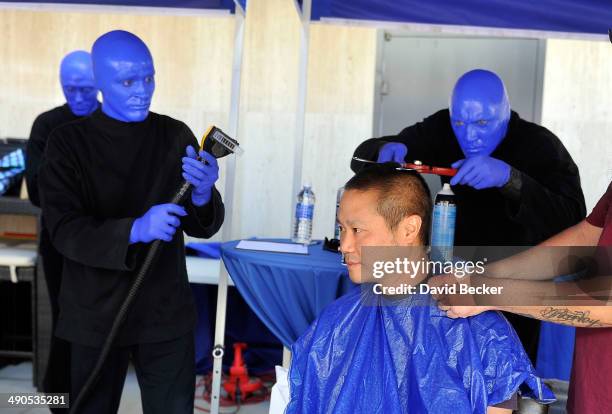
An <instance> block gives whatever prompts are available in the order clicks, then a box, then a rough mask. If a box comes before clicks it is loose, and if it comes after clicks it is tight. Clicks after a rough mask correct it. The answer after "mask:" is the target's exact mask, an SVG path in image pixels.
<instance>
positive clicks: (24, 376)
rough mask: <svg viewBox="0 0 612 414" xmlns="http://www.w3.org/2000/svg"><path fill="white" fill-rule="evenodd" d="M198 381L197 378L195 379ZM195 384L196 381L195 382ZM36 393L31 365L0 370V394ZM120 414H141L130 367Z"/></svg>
mask: <svg viewBox="0 0 612 414" xmlns="http://www.w3.org/2000/svg"><path fill="white" fill-rule="evenodd" d="M197 379H199V377H198V378H197ZM196 382H197V380H196ZM23 392H36V389H35V388H34V387H33V386H32V363H31V362H23V363H21V364H18V365H9V366H6V367H4V368H2V369H0V393H23ZM196 407H200V408H208V407H206V406H205V405H204V402H203V401H202V400H198V399H196ZM269 407H270V403H269V402H268V401H266V402H262V403H259V404H253V405H244V406H242V407H240V411H239V414H267V413H268V410H269ZM204 412H205V411H203V410H200V409H197V408H196V409H195V410H194V413H197V414H201V413H204ZM235 412H236V408H235V407H227V408H224V409H222V410H221V411H220V413H235ZM26 413H27V414H49V413H50V411H49V409H47V408H1V407H0V414H26ZM119 413H120V414H141V413H142V407H141V405H140V389H139V388H138V382H137V381H136V373H135V372H134V370H133V369H132V368H131V367H130V370H129V371H128V375H127V378H126V379H125V385H124V387H123V396H122V398H121V405H120V406H119Z"/></svg>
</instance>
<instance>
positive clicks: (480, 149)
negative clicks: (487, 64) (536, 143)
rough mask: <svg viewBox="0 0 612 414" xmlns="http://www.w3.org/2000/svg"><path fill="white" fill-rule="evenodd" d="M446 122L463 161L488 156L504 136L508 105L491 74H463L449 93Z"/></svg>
mask: <svg viewBox="0 0 612 414" xmlns="http://www.w3.org/2000/svg"><path fill="white" fill-rule="evenodd" d="M449 109H450V119H451V125H452V128H453V131H454V132H455V137H457V141H458V142H459V146H460V147H461V150H462V151H463V153H464V154H465V156H466V157H473V156H476V155H491V153H492V152H493V151H494V150H495V148H497V146H498V145H499V143H500V142H501V141H502V140H503V139H504V137H505V136H506V132H507V130H508V122H509V121H510V102H509V101H508V94H507V92H506V87H505V86H504V83H503V81H502V80H501V79H500V77H499V76H497V75H496V74H495V73H493V72H491V71H488V70H482V69H476V70H472V71H469V72H467V73H465V74H463V75H462V76H461V77H460V78H459V80H457V83H456V84H455V88H454V89H453V95H452V96H451V100H450V105H449Z"/></svg>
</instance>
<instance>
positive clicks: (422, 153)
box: [351, 110, 452, 172]
mask: <svg viewBox="0 0 612 414" xmlns="http://www.w3.org/2000/svg"><path fill="white" fill-rule="evenodd" d="M449 119H450V118H449V115H448V111H447V110H443V111H438V112H436V113H435V114H433V115H431V116H429V117H427V118H426V119H424V120H423V121H422V122H418V123H416V124H414V125H411V126H408V127H406V128H404V129H403V130H402V131H401V132H400V133H399V134H397V135H389V136H385V137H381V138H371V139H368V140H366V141H364V142H362V143H361V144H360V145H359V146H358V147H357V149H356V150H355V152H354V154H353V156H354V157H359V158H363V159H366V160H372V161H376V160H377V158H378V153H379V151H380V149H381V148H382V146H383V145H385V144H387V143H389V142H398V143H400V144H404V145H405V146H406V148H408V154H407V157H408V159H410V160H420V161H423V163H425V164H433V165H438V162H437V160H436V159H435V158H436V157H435V153H434V151H435V148H436V147H437V146H438V145H440V142H442V141H444V140H443V139H442V140H441V141H440V142H439V139H440V138H441V137H442V136H446V135H447V134H452V131H451V128H450V121H449ZM449 131H450V132H449ZM363 167H364V164H363V163H360V162H358V161H354V160H352V161H351V169H352V170H353V171H354V172H358V171H359V170H361V169H362V168H363Z"/></svg>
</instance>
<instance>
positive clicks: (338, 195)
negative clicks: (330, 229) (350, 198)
mask: <svg viewBox="0 0 612 414" xmlns="http://www.w3.org/2000/svg"><path fill="white" fill-rule="evenodd" d="M342 194H344V187H340V188H338V192H337V193H336V215H335V216H334V217H335V223H336V224H335V226H334V239H336V240H340V223H338V210H339V209H340V199H341V198H342Z"/></svg>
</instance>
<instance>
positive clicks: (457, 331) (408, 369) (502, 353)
mask: <svg viewBox="0 0 612 414" xmlns="http://www.w3.org/2000/svg"><path fill="white" fill-rule="evenodd" d="M291 351H292V357H293V359H292V361H291V369H290V371H289V383H290V389H291V400H290V402H289V405H288V406H287V410H286V413H287V414H293V413H331V412H333V413H336V414H344V413H346V414H349V413H351V414H352V413H360V412H364V413H365V412H367V413H372V414H374V413H380V414H401V413H456V414H464V413H470V414H485V413H486V411H487V407H488V406H491V405H496V404H499V403H502V402H504V401H507V400H509V399H510V398H511V397H512V396H513V394H515V393H516V392H517V390H518V389H519V388H520V390H521V392H522V393H523V395H525V396H528V397H531V398H534V399H536V400H538V401H540V402H542V403H550V402H552V401H554V396H553V394H552V392H551V391H550V390H549V389H548V388H547V387H546V386H545V385H544V384H543V382H542V381H541V380H540V378H539V377H538V376H537V375H536V373H535V369H534V368H533V367H532V366H531V363H530V362H529V358H528V357H527V354H525V351H524V350H523V347H522V346H521V343H520V341H519V339H518V337H517V336H516V333H515V332H514V330H513V329H512V327H511V326H510V324H509V323H508V321H506V320H505V319H504V317H503V316H502V315H501V314H500V313H498V312H484V313H481V314H480V315H477V316H474V317H471V318H466V319H450V318H447V317H446V314H445V313H444V312H442V311H441V310H440V309H438V307H437V304H436V302H435V301H434V300H433V299H432V298H431V297H430V296H426V295H411V296H407V297H403V298H397V299H395V298H384V297H382V296H380V295H374V294H373V293H372V291H371V290H370V287H369V286H368V285H364V287H363V288H355V289H353V290H352V291H351V292H349V293H347V294H346V295H344V296H343V297H341V298H340V299H338V300H336V301H335V302H334V303H332V304H331V305H330V306H328V307H327V308H326V309H325V310H324V311H323V312H322V314H321V315H320V316H319V318H318V319H317V320H316V322H315V323H313V324H312V325H311V327H310V328H309V329H308V331H306V333H305V334H304V335H302V336H301V337H300V338H299V339H298V340H297V342H296V343H294V344H293V346H292V347H291Z"/></svg>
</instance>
